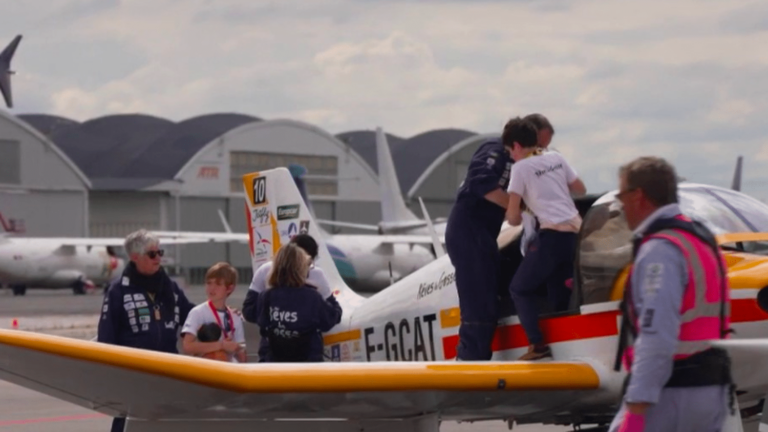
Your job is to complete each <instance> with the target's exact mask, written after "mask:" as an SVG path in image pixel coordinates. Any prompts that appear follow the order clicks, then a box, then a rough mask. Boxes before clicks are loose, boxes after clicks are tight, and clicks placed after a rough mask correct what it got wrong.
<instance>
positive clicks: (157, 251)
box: [146, 249, 165, 259]
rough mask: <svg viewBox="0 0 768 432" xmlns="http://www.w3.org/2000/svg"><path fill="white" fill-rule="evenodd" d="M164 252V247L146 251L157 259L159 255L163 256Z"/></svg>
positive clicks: (149, 255)
mask: <svg viewBox="0 0 768 432" xmlns="http://www.w3.org/2000/svg"><path fill="white" fill-rule="evenodd" d="M164 253H165V251H164V250H162V249H158V250H156V251H153V250H151V251H147V252H146V254H147V256H148V257H150V258H151V259H155V257H159V256H160V257H161V256H163V254H164Z"/></svg>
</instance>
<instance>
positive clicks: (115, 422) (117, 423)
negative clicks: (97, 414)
mask: <svg viewBox="0 0 768 432" xmlns="http://www.w3.org/2000/svg"><path fill="white" fill-rule="evenodd" d="M124 430H125V417H115V418H114V419H112V429H110V432H123V431H124Z"/></svg>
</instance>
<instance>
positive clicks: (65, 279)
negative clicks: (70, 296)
mask: <svg viewBox="0 0 768 432" xmlns="http://www.w3.org/2000/svg"><path fill="white" fill-rule="evenodd" d="M78 279H82V280H83V281H85V279H86V278H85V275H83V273H82V272H80V271H77V270H58V271H56V272H54V273H53V274H52V275H51V276H49V277H48V278H47V279H46V286H50V287H51V288H67V287H71V286H72V284H74V283H75V282H76V281H77V280H78Z"/></svg>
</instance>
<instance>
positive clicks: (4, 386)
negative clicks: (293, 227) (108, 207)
mask: <svg viewBox="0 0 768 432" xmlns="http://www.w3.org/2000/svg"><path fill="white" fill-rule="evenodd" d="M246 290H247V287H246V286H242V287H238V289H237V290H236V291H235V293H233V295H232V297H231V300H230V302H229V304H230V305H231V306H233V307H236V308H239V307H241V306H242V303H243V299H244V298H245V293H246ZM185 292H186V293H187V295H188V297H189V298H190V300H191V301H192V302H194V303H200V302H202V301H204V300H205V290H204V288H203V287H190V288H187V289H185ZM102 298H103V297H102V292H101V290H98V291H96V292H92V293H89V294H87V295H81V296H75V295H73V294H72V291H71V290H38V289H28V290H27V294H26V295H25V296H18V297H14V296H13V294H12V293H11V292H10V290H8V289H3V290H0V328H12V326H13V323H14V320H16V323H17V324H18V328H19V329H20V330H28V331H35V332H41V333H46V334H56V335H60V336H65V337H74V338H80V339H91V338H93V337H95V335H96V327H97V324H98V318H99V312H100V310H101V302H102ZM255 328H256V327H255V326H254V329H255ZM248 332H249V329H248V328H246V333H248ZM249 339H250V338H249ZM248 344H249V345H250V341H249V343H248ZM254 351H255V350H254ZM111 421H112V420H111V418H108V417H106V416H104V415H102V414H100V413H97V412H95V411H91V410H88V409H85V408H82V407H79V406H77V405H74V404H71V403H69V402H64V401H61V400H58V399H55V398H52V397H49V396H46V395H44V394H41V393H37V392H34V391H31V390H27V389H25V388H23V387H18V386H16V385H13V384H10V383H7V382H5V381H0V432H2V431H3V430H13V431H21V432H25V431H35V432H48V431H50V432H75V431H77V432H96V431H108V430H109V429H110V425H111ZM513 430H514V431H515V432H517V431H522V432H565V431H570V430H572V429H571V428H569V427H562V426H542V425H525V426H515V427H514V429H513ZM441 431H447V432H502V431H509V427H508V425H507V424H506V423H505V422H501V421H494V422H480V423H461V424H459V423H455V422H446V423H444V424H443V425H442V427H441Z"/></svg>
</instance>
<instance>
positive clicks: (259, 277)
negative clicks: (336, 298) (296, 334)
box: [248, 261, 331, 299]
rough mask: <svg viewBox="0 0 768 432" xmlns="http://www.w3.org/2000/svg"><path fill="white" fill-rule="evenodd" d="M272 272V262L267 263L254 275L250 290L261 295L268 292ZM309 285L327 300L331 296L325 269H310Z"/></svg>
mask: <svg viewBox="0 0 768 432" xmlns="http://www.w3.org/2000/svg"><path fill="white" fill-rule="evenodd" d="M270 270H272V261H268V262H265V263H264V264H262V265H261V267H259V268H258V269H257V270H256V271H255V272H254V273H253V280H251V286H250V287H248V289H252V290H254V291H256V292H257V293H259V294H261V293H263V292H264V291H266V290H267V279H269V271H270ZM307 285H312V286H313V287H315V288H317V292H319V293H320V295H322V296H323V298H324V299H327V298H328V297H330V296H331V285H330V284H329V283H328V278H326V277H325V272H324V271H323V269H321V268H318V267H314V266H313V267H310V269H309V276H307Z"/></svg>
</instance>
